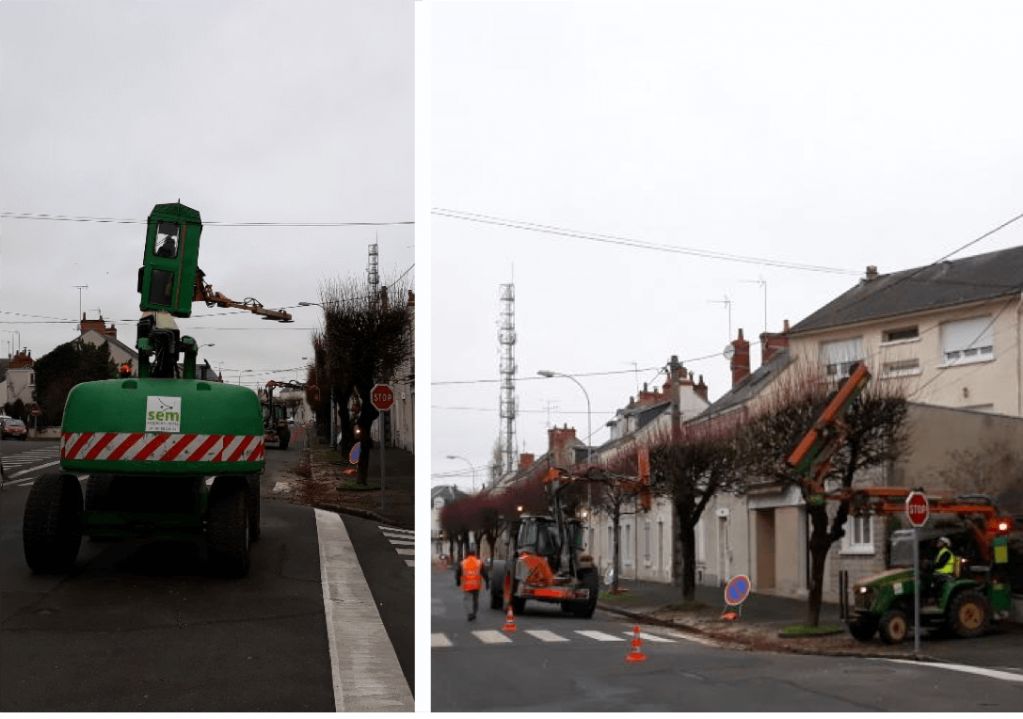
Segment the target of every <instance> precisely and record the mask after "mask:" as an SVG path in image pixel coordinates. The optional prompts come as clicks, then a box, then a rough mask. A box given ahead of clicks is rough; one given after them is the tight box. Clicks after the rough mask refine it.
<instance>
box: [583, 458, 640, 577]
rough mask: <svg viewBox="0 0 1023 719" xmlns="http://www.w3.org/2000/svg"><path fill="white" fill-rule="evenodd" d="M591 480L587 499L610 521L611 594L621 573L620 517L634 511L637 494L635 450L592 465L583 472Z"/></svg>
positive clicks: (596, 510)
mask: <svg viewBox="0 0 1023 719" xmlns="http://www.w3.org/2000/svg"><path fill="white" fill-rule="evenodd" d="M586 476H587V478H588V479H589V480H590V481H591V482H592V487H591V489H590V499H591V501H592V502H593V511H594V512H595V513H598V514H603V515H604V516H606V517H607V518H608V519H609V520H610V521H611V566H612V569H613V573H612V578H611V593H612V594H614V593H617V592H618V591H620V590H619V580H620V578H621V574H622V550H621V534H622V532H621V527H622V517H625V516H629V515H633V514H637V513H638V511H639V506H638V504H637V502H636V499H637V497H638V496H639V493H640V489H641V487H640V484H639V478H638V470H637V462H636V449H635V447H631V446H630V447H628V448H625V449H621V450H619V451H618V452H616V453H615V454H614V455H612V456H611V457H609V458H607V459H606V461H605V463H604V466H603V467H592V468H588V469H587V471H586Z"/></svg>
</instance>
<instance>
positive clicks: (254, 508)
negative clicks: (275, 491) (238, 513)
mask: <svg viewBox="0 0 1023 719" xmlns="http://www.w3.org/2000/svg"><path fill="white" fill-rule="evenodd" d="M247 479H248V487H247V497H246V500H247V506H248V510H249V541H250V542H255V541H257V540H258V539H259V536H260V534H262V530H261V528H260V526H259V518H260V499H259V475H258V474H253V475H249V477H248V478H247Z"/></svg>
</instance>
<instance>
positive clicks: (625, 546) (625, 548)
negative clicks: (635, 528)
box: [620, 523, 632, 567]
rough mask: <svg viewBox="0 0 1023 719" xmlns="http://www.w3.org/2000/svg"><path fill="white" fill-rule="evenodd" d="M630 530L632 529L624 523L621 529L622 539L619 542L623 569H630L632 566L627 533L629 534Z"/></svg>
mask: <svg viewBox="0 0 1023 719" xmlns="http://www.w3.org/2000/svg"><path fill="white" fill-rule="evenodd" d="M631 530H632V528H631V527H630V526H629V525H628V523H626V524H625V525H624V526H623V527H622V539H621V540H620V541H621V545H622V547H621V548H622V566H623V567H631V566H632V552H630V551H629V533H630V532H631Z"/></svg>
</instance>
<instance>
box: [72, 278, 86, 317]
mask: <svg viewBox="0 0 1023 719" xmlns="http://www.w3.org/2000/svg"><path fill="white" fill-rule="evenodd" d="M71 286H72V287H74V288H75V289H77V290H78V321H79V322H81V321H82V290H87V289H89V285H71Z"/></svg>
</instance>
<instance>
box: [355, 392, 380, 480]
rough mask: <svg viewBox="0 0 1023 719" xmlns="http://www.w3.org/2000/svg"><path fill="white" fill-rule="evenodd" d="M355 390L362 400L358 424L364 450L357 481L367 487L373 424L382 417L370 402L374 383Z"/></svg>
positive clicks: (361, 451)
mask: <svg viewBox="0 0 1023 719" xmlns="http://www.w3.org/2000/svg"><path fill="white" fill-rule="evenodd" d="M355 388H356V389H357V390H358V391H359V397H360V398H361V399H362V404H361V408H360V409H359V420H358V422H357V424H358V426H359V430H360V433H361V437H360V439H359V441H360V442H362V448H361V449H360V450H359V473H358V476H357V481H358V483H359V484H361V485H363V486H365V485H366V484H367V483H368V481H369V458H370V455H371V454H372V449H373V444H374V443H373V437H372V435H371V431H372V429H373V422H374V420H376V418H377V417H379V416H380V413H379V412H377V410H376V408H374V407H373V405H372V404H370V401H369V394H370V392H371V391H372V389H373V383H372V382H358V383H356V385H355Z"/></svg>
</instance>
